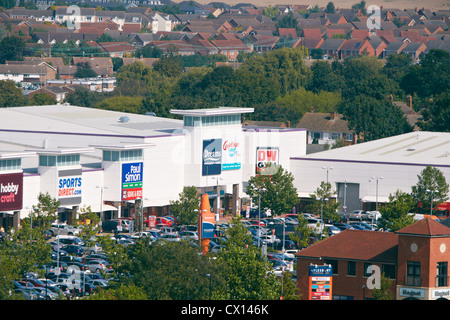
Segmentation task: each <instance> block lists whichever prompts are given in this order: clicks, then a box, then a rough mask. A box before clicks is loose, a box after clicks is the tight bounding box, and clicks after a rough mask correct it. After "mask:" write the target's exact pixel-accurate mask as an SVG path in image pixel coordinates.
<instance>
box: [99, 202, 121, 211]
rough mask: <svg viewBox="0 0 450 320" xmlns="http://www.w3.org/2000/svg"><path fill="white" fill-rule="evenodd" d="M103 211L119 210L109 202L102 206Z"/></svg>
mask: <svg viewBox="0 0 450 320" xmlns="http://www.w3.org/2000/svg"><path fill="white" fill-rule="evenodd" d="M102 209H103V211H118V209H117V208H116V207H114V206H110V205H109V204H104V205H103V206H102Z"/></svg>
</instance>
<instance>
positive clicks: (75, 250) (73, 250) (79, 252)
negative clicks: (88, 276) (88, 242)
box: [61, 244, 84, 257]
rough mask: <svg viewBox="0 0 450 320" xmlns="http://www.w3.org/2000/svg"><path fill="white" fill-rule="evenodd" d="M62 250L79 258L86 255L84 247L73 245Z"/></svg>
mask: <svg viewBox="0 0 450 320" xmlns="http://www.w3.org/2000/svg"><path fill="white" fill-rule="evenodd" d="M61 249H62V250H64V251H65V252H67V253H69V254H72V255H75V256H78V257H81V256H83V254H84V250H83V247H81V246H77V245H73V244H68V245H65V246H63V247H62V248H61Z"/></svg>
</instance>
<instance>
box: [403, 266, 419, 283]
mask: <svg viewBox="0 0 450 320" xmlns="http://www.w3.org/2000/svg"><path fill="white" fill-rule="evenodd" d="M406 268H407V270H406V285H407V286H414V287H420V283H421V281H420V280H421V279H420V262H417V261H408V264H407V267H406Z"/></svg>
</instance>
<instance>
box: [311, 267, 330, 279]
mask: <svg viewBox="0 0 450 320" xmlns="http://www.w3.org/2000/svg"><path fill="white" fill-rule="evenodd" d="M332 275H333V268H332V267H331V266H330V265H327V266H317V265H311V266H309V276H310V277H331V276H332Z"/></svg>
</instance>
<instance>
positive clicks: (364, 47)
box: [341, 39, 375, 59]
mask: <svg viewBox="0 0 450 320" xmlns="http://www.w3.org/2000/svg"><path fill="white" fill-rule="evenodd" d="M363 54H367V55H368V56H371V57H373V56H374V55H375V50H374V49H373V47H372V46H371V45H370V42H369V41H368V40H359V39H348V40H345V42H344V44H343V45H342V47H341V59H345V58H347V57H350V56H359V55H363Z"/></svg>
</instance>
